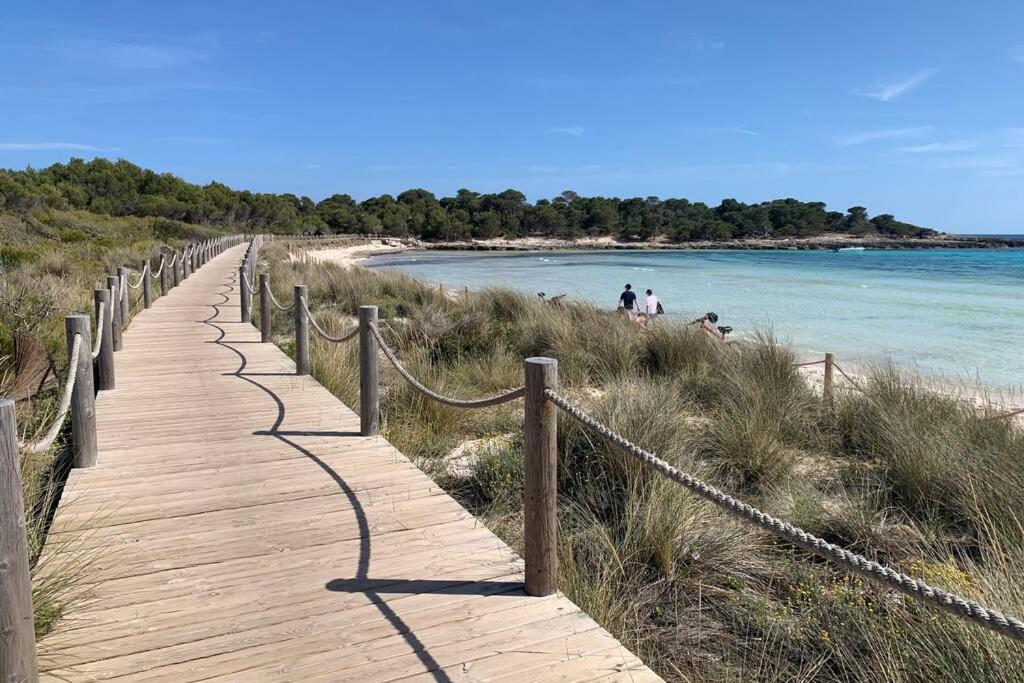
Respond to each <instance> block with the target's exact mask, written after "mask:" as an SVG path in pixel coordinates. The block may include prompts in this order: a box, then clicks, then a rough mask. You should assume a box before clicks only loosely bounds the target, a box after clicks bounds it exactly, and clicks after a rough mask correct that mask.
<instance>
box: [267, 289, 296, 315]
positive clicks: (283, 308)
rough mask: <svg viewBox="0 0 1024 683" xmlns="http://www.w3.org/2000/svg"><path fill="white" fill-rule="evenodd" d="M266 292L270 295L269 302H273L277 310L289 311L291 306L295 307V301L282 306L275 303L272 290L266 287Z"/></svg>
mask: <svg viewBox="0 0 1024 683" xmlns="http://www.w3.org/2000/svg"><path fill="white" fill-rule="evenodd" d="M267 294H269V295H270V303H272V304H274V307H275V308H277V310H279V311H290V310H292V309H293V308H295V302H294V301H293V302H292V305H291V306H282V305H281V304H279V303H277V299H275V298H274V290H272V289H268V290H267Z"/></svg>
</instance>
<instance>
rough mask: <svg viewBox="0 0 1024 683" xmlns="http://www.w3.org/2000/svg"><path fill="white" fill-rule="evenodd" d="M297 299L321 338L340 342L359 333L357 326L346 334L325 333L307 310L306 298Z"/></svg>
mask: <svg viewBox="0 0 1024 683" xmlns="http://www.w3.org/2000/svg"><path fill="white" fill-rule="evenodd" d="M299 301H300V302H301V304H302V310H303V311H304V312H305V314H306V319H307V320H309V324H310V325H312V326H313V331H314V332H316V333H317V334H318V335H320V337H321V338H323V339H325V340H327V341H329V342H333V343H335V344H340V343H342V342H347V341H349V340H350V339H354V338H355V337H356V336H358V335H359V328H358V327H357V328H356V329H354V330H352V331H351V332H349V333H348V334H344V335H342V336H340V337H334V336H331V335H329V334H327V332H325V331H324V329H323V328H322V327H320V324H319V323H317V321H316V318H314V317H313V314H312V313H310V312H309V305H308V304H307V303H306V299H305V298H300V299H299Z"/></svg>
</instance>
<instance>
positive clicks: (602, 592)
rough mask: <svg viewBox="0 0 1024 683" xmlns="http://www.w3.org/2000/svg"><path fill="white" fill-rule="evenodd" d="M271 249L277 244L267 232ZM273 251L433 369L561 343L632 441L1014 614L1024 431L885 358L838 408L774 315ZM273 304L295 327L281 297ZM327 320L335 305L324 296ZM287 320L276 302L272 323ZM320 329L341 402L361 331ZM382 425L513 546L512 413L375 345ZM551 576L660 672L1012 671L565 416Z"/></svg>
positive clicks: (901, 675) (874, 676)
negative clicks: (339, 336)
mask: <svg viewBox="0 0 1024 683" xmlns="http://www.w3.org/2000/svg"><path fill="white" fill-rule="evenodd" d="M275 250H276V251H275ZM286 254H287V247H286V246H284V245H283V244H281V243H275V244H273V245H270V246H269V247H268V248H267V249H264V257H265V258H266V259H267V261H268V264H267V265H268V267H269V268H270V269H271V271H272V281H274V283H275V288H278V287H279V288H280V289H275V292H279V295H278V296H279V298H280V297H281V296H283V295H286V294H287V291H288V289H287V288H289V287H290V286H291V285H292V284H293V283H298V282H304V283H306V284H307V285H309V287H310V294H311V301H312V306H313V308H314V310H317V311H318V315H324V316H335V317H336V324H338V325H340V324H342V320H343V319H345V318H351V316H353V315H354V314H355V313H356V311H357V308H358V306H359V305H362V304H366V303H374V304H377V305H379V306H380V310H381V315H382V318H384V320H383V321H382V328H383V329H384V330H385V334H386V335H387V336H388V339H389V340H390V343H391V344H392V345H393V346H394V347H395V348H397V349H398V352H399V354H400V356H401V358H402V362H403V363H404V364H405V365H406V366H407V367H408V368H409V369H410V370H411V371H412V372H413V373H414V374H415V375H416V376H417V377H418V378H420V380H421V381H423V382H424V383H425V384H426V385H427V386H429V387H431V388H434V389H436V390H438V391H440V392H441V393H445V394H448V395H453V396H457V397H461V398H475V397H480V396H485V395H490V394H493V393H495V392H497V391H500V390H503V389H506V388H509V387H511V386H516V385H518V384H521V383H522V359H523V358H524V357H525V356H530V355H548V356H553V357H556V358H557V359H558V360H559V375H560V377H559V380H560V385H561V388H560V392H561V393H563V394H564V395H566V396H568V397H569V398H570V399H571V400H572V401H573V402H575V403H577V404H579V405H581V406H582V407H583V408H585V409H586V410H587V411H588V412H590V413H591V414H592V415H594V416H595V417H596V418H597V419H599V420H600V421H602V422H604V423H605V424H608V425H609V426H610V427H611V428H612V429H614V430H616V431H617V432H619V433H620V434H622V435H623V436H625V437H626V438H627V439H629V440H631V441H633V442H634V443H637V444H639V445H640V446H642V447H643V448H646V449H648V450H650V451H653V452H655V453H656V454H657V455H658V456H659V457H661V458H663V459H664V460H666V461H668V462H670V463H671V464H673V465H674V466H676V467H678V468H679V469H681V470H683V471H685V472H688V473H691V474H693V475H695V476H697V477H700V478H702V479H704V480H705V481H708V482H709V483H711V484H713V485H715V486H717V487H719V488H721V489H723V490H725V491H727V492H729V493H731V494H733V495H736V496H738V497H740V498H742V499H743V500H745V501H747V502H749V503H751V504H752V505H755V506H757V507H760V508H761V509H764V510H766V511H768V512H771V513H773V514H776V515H780V516H783V517H784V518H787V519H792V520H793V521H796V522H797V523H799V524H800V525H801V526H803V527H805V528H807V529H808V530H810V531H811V532H813V533H817V534H820V535H822V536H824V537H825V538H826V539H828V540H830V541H833V542H837V543H841V544H843V545H845V546H848V547H850V548H853V549H855V550H857V551H858V552H862V553H865V554H867V555H869V556H870V557H872V558H877V559H879V560H881V561H885V562H887V563H890V564H892V565H894V566H896V567H898V568H899V569H901V570H902V571H905V572H909V573H911V574H912V575H914V576H918V577H920V578H922V579H924V580H926V581H928V582H930V583H932V584H934V585H935V586H937V587H940V588H945V589H947V590H952V591H957V592H959V593H961V594H963V595H964V596H966V597H969V598H971V599H974V600H977V601H979V602H981V603H982V604H986V605H990V606H995V607H998V608H1001V609H1004V610H1006V611H1007V612H1008V613H1011V614H1016V615H1020V614H1022V613H1024V588H1022V587H1021V584H1020V582H1019V576H1020V575H1021V572H1022V570H1024V532H1022V531H1021V529H1022V528H1024V526H1022V519H1021V510H1024V494H1022V493H1021V492H1022V491H1024V485H1022V484H1024V480H1022V477H1024V457H1022V456H1024V434H1022V432H1021V429H1020V427H1019V425H1018V424H1016V423H1014V422H1013V421H1005V420H1004V421H991V420H989V421H986V420H985V418H986V417H988V415H987V414H986V413H985V411H984V410H978V409H975V408H974V407H972V406H971V405H970V404H969V403H966V402H964V401H962V400H960V399H959V398H958V397H951V396H944V395H941V394H938V393H936V392H935V391H934V390H931V389H929V388H927V387H925V386H923V385H922V384H921V382H920V381H919V380H917V379H916V378H915V377H913V376H911V375H908V374H905V373H902V372H899V371H897V370H896V369H894V368H892V367H885V366H880V367H875V368H868V369H867V371H866V373H865V376H864V377H863V378H862V380H861V382H862V383H863V385H864V386H863V388H864V391H863V392H857V391H853V390H852V389H850V388H849V387H847V388H845V389H844V388H840V389H839V390H838V391H837V394H836V401H835V408H834V410H826V409H825V408H824V407H823V406H822V403H821V397H820V395H818V394H817V393H816V391H815V390H814V389H813V388H812V387H811V386H810V385H809V384H808V383H807V382H806V381H805V378H804V376H802V375H801V374H800V372H799V371H798V370H797V369H796V368H794V366H793V362H794V360H795V358H794V354H793V351H792V349H790V348H789V347H787V346H786V345H784V344H781V343H779V342H778V341H777V340H775V339H774V338H773V337H772V336H771V335H770V334H768V333H764V334H760V335H754V336H752V337H751V338H748V339H746V340H744V341H741V342H738V343H734V344H730V345H727V346H725V345H721V344H717V343H714V342H713V341H712V340H710V339H708V338H707V337H706V336H705V335H703V334H700V333H699V332H697V331H696V330H695V329H694V328H692V327H688V326H686V325H683V324H678V323H674V322H672V321H671V319H665V318H663V319H661V320H659V321H658V322H657V323H656V324H655V325H653V326H652V327H651V328H650V329H648V330H647V331H646V332H643V333H641V332H638V331H637V330H636V329H635V328H633V327H632V326H631V325H630V324H629V323H628V322H627V321H625V320H624V319H623V318H621V317H620V316H618V315H617V314H615V313H612V312H603V311H599V310H597V309H595V308H593V307H591V306H588V305H585V304H581V303H577V302H570V303H566V304H564V305H562V306H550V305H545V304H541V303H540V302H538V301H537V300H536V299H535V298H534V297H532V296H530V295H526V294H523V293H520V292H515V291H509V290H503V289H497V288H490V289H485V290H483V291H480V292H476V293H472V294H469V295H468V296H466V295H460V296H456V297H448V296H445V295H443V294H441V293H440V292H439V291H438V290H437V289H436V288H432V287H428V286H425V285H423V284H421V283H418V282H416V281H415V280H412V279H410V278H407V277H404V276H401V275H396V274H392V273H386V272H376V271H368V270H365V269H360V268H354V269H350V270H344V269H341V268H337V267H334V266H330V265H318V266H314V265H307V264H301V263H296V262H290V261H288V260H287V256H286ZM281 315H282V321H281V322H282V324H284V325H288V324H289V323H288V322H287V320H285V319H284V318H286V317H287V316H286V314H281ZM330 319H331V320H334V318H330ZM275 327H276V323H275ZM339 348H341V347H337V346H330V347H328V346H323V345H320V344H319V343H314V346H313V349H314V369H315V372H316V373H317V376H318V377H319V378H320V379H321V381H323V382H324V383H325V384H326V385H327V386H328V387H329V388H331V389H332V390H333V391H335V393H336V394H337V395H339V396H340V397H342V398H343V400H345V401H346V402H347V403H348V404H349V405H350V406H353V407H355V406H357V404H358V402H357V399H358V393H357V387H355V386H354V384H353V382H354V380H353V379H352V378H354V377H356V376H357V372H356V368H357V362H356V361H357V359H356V358H355V355H354V353H353V352H352V351H350V350H346V351H342V350H338V349H339ZM382 387H383V389H382V391H383V394H382V405H381V410H382V415H383V416H384V433H385V435H386V436H387V437H388V438H389V439H390V440H391V441H392V443H394V444H395V445H396V446H397V447H398V448H399V449H400V450H402V451H403V452H405V453H406V454H407V455H409V456H411V457H413V458H414V459H415V461H416V462H417V464H419V465H420V466H421V467H422V468H423V469H424V470H425V471H427V472H428V473H430V474H431V475H432V476H434V477H435V480H436V481H438V482H439V483H440V484H441V485H442V486H444V488H445V489H446V490H448V491H449V492H450V493H452V494H453V495H455V496H456V497H457V498H459V499H460V500H461V501H462V502H463V503H464V504H465V505H466V506H467V507H468V508H469V509H470V510H472V511H473V512H474V514H476V515H477V516H478V517H480V518H481V519H482V520H483V521H484V522H485V523H486V524H487V525H488V526H489V527H490V528H491V529H492V530H493V531H494V532H495V533H497V534H498V535H499V536H501V537H502V538H503V539H504V540H505V541H506V542H507V543H509V545H510V546H511V547H513V548H515V549H521V548H522V525H523V509H522V489H523V479H522V476H523V475H522V472H523V470H522V414H521V406H520V405H519V404H517V403H514V404H511V405H504V406H500V407H496V408H490V409H485V410H479V411H460V410H455V409H451V408H448V407H446V406H440V405H438V404H437V403H434V402H431V401H428V400H425V399H424V398H423V397H422V396H421V395H419V394H418V393H417V392H415V391H414V390H412V389H411V388H410V387H408V386H407V385H406V384H405V382H404V381H403V380H402V379H401V378H399V377H397V376H396V375H395V374H394V373H393V372H392V371H391V369H390V368H389V367H388V366H387V365H386V364H384V365H382ZM558 489H559V520H560V539H559V557H560V575H559V585H560V587H561V588H562V590H564V591H565V592H566V594H567V595H568V596H569V597H570V598H572V599H573V600H574V601H575V602H576V603H577V604H579V605H580V606H581V607H582V608H583V609H585V610H586V611H587V612H588V613H589V614H591V615H592V616H593V617H594V618H595V619H597V620H598V621H599V622H600V623H601V624H602V625H604V626H605V627H606V628H608V629H609V630H610V631H611V632H612V633H613V634H614V635H615V636H616V637H618V638H619V639H620V640H621V641H622V642H623V643H624V644H626V645H627V646H628V647H630V648H631V649H633V650H634V651H635V652H637V653H638V654H639V655H641V656H642V657H643V658H644V660H645V662H647V663H648V664H649V665H650V666H652V667H653V668H654V669H655V670H656V671H657V672H658V673H659V674H661V675H662V676H663V677H665V678H666V679H669V680H679V681H694V680H699V681H721V680H725V681H746V680H765V681H790V680H803V681H834V680H844V681H863V682H865V683H867V682H868V681H870V682H872V683H874V681H878V680H887V681H932V680H965V681H968V680H969V681H984V680H1022V678H1024V674H1022V673H1021V672H1024V653H1022V651H1021V650H1020V648H1019V646H1018V645H1017V644H1016V643H1013V642H1011V641H1009V640H1007V639H1006V638H1003V637H1001V636H998V635H996V634H993V633H991V632H989V631H987V630H984V629H982V628H979V627H978V626H975V625H973V624H968V623H966V622H963V621H961V620H958V619H956V618H954V617H952V616H950V615H947V614H945V613H944V612H941V611H937V610H935V609H933V608H931V607H929V606H926V605H922V604H920V603H918V602H915V601H912V600H910V599H908V598H905V597H903V596H902V595H900V594H896V593H893V592H891V591H888V590H886V589H883V588H880V587H878V586H875V585H873V584H870V583H866V582H865V581H864V580H862V579H861V578H859V577H857V576H851V575H848V574H846V573H844V572H842V571H839V570H838V569H836V568H835V567H833V566H830V565H828V564H826V563H823V562H821V561H820V560H819V559H817V558H814V557H809V556H808V555H807V554H806V553H804V552H803V551H802V550H800V549H798V548H795V547H793V546H790V545H788V544H785V543H782V542H780V541H779V540H778V539H776V538H775V537H771V536H769V535H767V534H766V533H764V532H762V531H760V530H758V529H756V528H752V527H750V526H748V525H745V524H742V523H740V522H738V521H736V520H734V519H732V518H730V517H727V516H726V515H725V514H724V513H723V512H721V511H720V510H718V509H717V508H715V507H713V506H711V505H710V504H709V503H707V502H705V501H703V500H702V499H699V498H697V497H695V496H693V495H691V494H689V493H688V492H687V491H685V490H683V489H682V488H681V487H679V486H677V485H675V484H673V483H671V482H669V481H667V480H665V479H664V478H662V477H660V476H659V475H658V474H656V473H655V472H653V471H651V470H649V469H647V468H646V467H644V466H643V465H642V464H640V463H639V462H637V461H636V460H634V459H632V458H631V457H630V456H628V455H626V454H624V453H623V452H622V451H621V450H619V449H618V448H616V447H614V446H612V445H610V444H608V443H607V442H605V441H603V440H602V439H600V438H599V437H598V436H597V435H596V434H594V433H593V432H591V431H590V430H588V429H586V428H584V427H582V426H580V425H579V424H577V423H575V422H574V421H573V420H572V418H570V417H568V416H566V415H564V414H562V415H560V416H559V479H558Z"/></svg>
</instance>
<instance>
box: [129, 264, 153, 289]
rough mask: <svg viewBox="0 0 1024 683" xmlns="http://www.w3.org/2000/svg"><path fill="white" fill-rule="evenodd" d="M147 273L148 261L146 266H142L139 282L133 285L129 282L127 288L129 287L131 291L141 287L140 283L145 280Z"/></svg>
mask: <svg viewBox="0 0 1024 683" xmlns="http://www.w3.org/2000/svg"><path fill="white" fill-rule="evenodd" d="M148 272H149V261H146V265H144V266H143V267H142V272H141V273H139V281H138V282H136V283H135V284H134V285H133V284H132V283H131V282H129V283H128V286H129V287H131V288H132V289H138V288H139V287H141V286H142V281H143V280H145V279H146V273H148Z"/></svg>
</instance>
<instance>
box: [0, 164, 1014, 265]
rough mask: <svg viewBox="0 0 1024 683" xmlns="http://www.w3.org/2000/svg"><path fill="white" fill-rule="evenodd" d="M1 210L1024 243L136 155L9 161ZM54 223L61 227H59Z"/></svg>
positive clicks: (280, 226)
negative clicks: (392, 191)
mask: <svg viewBox="0 0 1024 683" xmlns="http://www.w3.org/2000/svg"><path fill="white" fill-rule="evenodd" d="M0 209H3V210H4V211H5V212H7V213H9V214H14V216H15V217H16V218H18V219H20V220H21V221H22V222H24V223H26V224H27V227H30V228H31V224H33V223H35V222H39V223H41V226H39V227H40V228H42V227H44V226H46V225H48V224H49V223H59V222H60V221H55V220H48V218H47V213H48V212H54V211H56V212H60V211H87V212H89V213H92V214H99V215H105V216H114V217H142V218H147V219H151V220H159V221H162V223H161V225H160V226H157V227H159V230H158V232H163V233H167V234H180V233H184V232H185V231H186V227H187V226H189V225H200V226H212V227H217V228H221V229H231V230H237V231H244V232H270V233H276V234H291V235H310V236H332V235H374V236H377V237H381V238H388V239H392V238H394V239H413V240H417V241H421V242H422V243H423V244H424V245H426V246H429V247H431V248H447V249H580V248H586V249H640V248H646V249H672V248H675V249H679V248H685V249H712V248H714V249H722V248H726V249H830V248H835V247H840V248H841V247H843V246H851V245H856V246H863V247H865V248H871V249H908V248H940V247H944V248H982V247H1005V246H1024V240H1012V239H1003V238H999V237H991V236H989V237H964V236H954V235H946V234H943V233H940V232H938V231H936V230H933V229H931V228H927V227H921V226H917V225H913V224H910V223H906V222H903V221H900V220H897V219H896V218H895V217H894V216H893V215H891V214H885V213H883V214H877V215H874V216H870V215H869V214H868V210H867V209H866V208H865V207H863V206H853V207H850V208H849V209H847V210H846V211H845V212H841V211H830V210H828V208H827V207H826V205H825V204H824V203H823V202H805V201H800V200H797V199H792V198H785V199H773V200H770V201H765V202H759V203H754V204H745V203H743V202H740V201H737V200H736V199H723V200H722V201H721V202H720V203H719V204H718V205H717V206H709V205H707V204H705V203H703V202H691V201H689V200H687V199H675V198H670V199H661V198H658V197H653V196H649V197H632V198H625V199H620V198H618V197H585V196H583V195H580V194H577V193H576V192H572V191H568V190H567V191H565V192H562V193H561V194H559V195H558V196H557V197H554V198H553V199H550V200H549V199H540V200H537V201H536V202H533V203H531V202H528V201H527V199H526V196H525V195H524V194H523V193H522V192H519V191H518V190H514V189H508V190H505V191H503V192H499V193H480V192H474V191H471V190H468V189H461V190H459V191H458V192H457V193H456V194H455V196H453V197H442V198H440V199H438V198H437V197H435V196H434V194H432V193H431V192H428V191H427V190H423V189H411V190H406V191H404V192H402V193H400V194H398V195H397V196H391V195H388V194H384V195H380V196H378V197H371V198H369V199H366V200H364V201H362V202H357V201H356V200H355V199H353V198H352V197H351V196H349V195H347V194H334V195H331V196H329V197H327V198H325V199H323V200H321V201H319V202H316V201H314V200H312V199H311V198H309V197H299V196H296V195H294V194H287V193H285V194H273V193H256V192H249V191H246V190H235V189H232V188H230V187H228V186H227V185H224V184H222V183H219V182H210V183H208V184H206V185H196V184H193V183H188V182H186V181H184V180H182V179H181V178H178V177H176V176H174V175H171V174H169V173H157V172H154V171H151V170H148V169H144V168H141V167H139V166H137V165H135V164H132V163H130V162H128V161H125V160H123V159H122V160H118V161H110V160H107V159H103V158H96V159H93V160H92V161H84V160H82V159H71V160H70V161H69V162H68V163H66V164H53V165H51V166H48V167H46V168H44V169H32V168H28V169H26V170H23V171H13V170H0ZM50 227H54V226H50Z"/></svg>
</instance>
